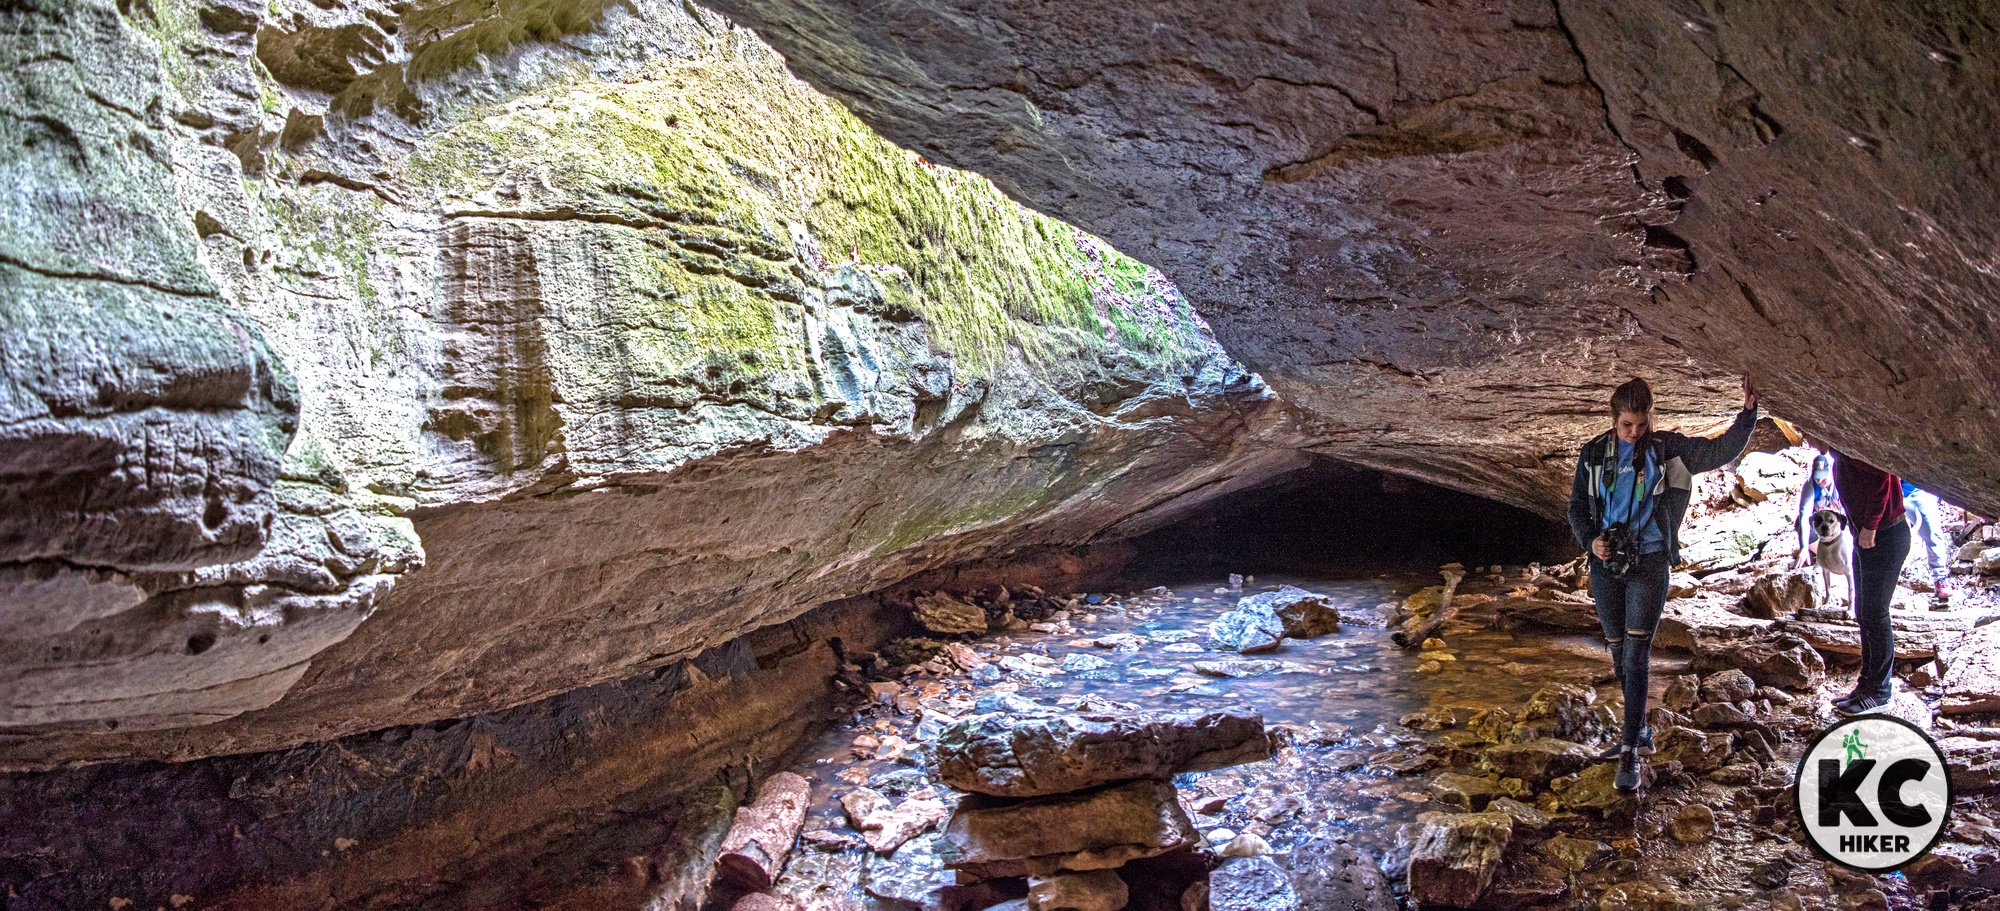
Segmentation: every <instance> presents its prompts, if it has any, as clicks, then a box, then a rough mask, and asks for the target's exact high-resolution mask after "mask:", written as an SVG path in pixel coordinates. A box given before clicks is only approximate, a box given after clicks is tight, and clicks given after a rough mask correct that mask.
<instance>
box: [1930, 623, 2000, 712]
mask: <svg viewBox="0 0 2000 911" xmlns="http://www.w3.org/2000/svg"><path fill="white" fill-rule="evenodd" d="M1949 654H1950V662H1951V664H1950V666H1949V667H1947V668H1945V672H1944V679H1943V681H1942V682H1943V684H1944V702H1943V703H1942V704H1941V705H1939V710H1940V711H1943V712H1945V713H1947V714H1954V715H1957V714H1967V713H1973V712H2000V623H1989V624H1987V625H1985V626H1981V627H1975V628H1973V629H1972V630H1971V631H1969V632H1967V633H1965V634H1964V635H1963V636H1961V637H1959V638H1958V639H1957V640H1955V641H1954V642H1953V643H1952V644H1951V646H1950V647H1949Z"/></svg>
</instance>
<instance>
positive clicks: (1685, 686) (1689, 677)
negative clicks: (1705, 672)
mask: <svg viewBox="0 0 2000 911" xmlns="http://www.w3.org/2000/svg"><path fill="white" fill-rule="evenodd" d="M1700 680H1701V678H1699V677H1696V676H1695V675H1693V674H1679V675H1676V676H1674V677H1673V678H1672V679H1670V680H1668V681H1667V690H1666V692H1665V693H1662V694H1661V695H1660V704H1661V705H1664V706H1666V707H1667V708H1669V709H1672V710H1674V711H1676V712H1685V711H1687V710H1688V709H1691V708H1694V706H1695V703H1696V702H1698V701H1700V698H1701V686H1700Z"/></svg>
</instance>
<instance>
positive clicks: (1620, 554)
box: [1603, 522, 1633, 579]
mask: <svg viewBox="0 0 2000 911" xmlns="http://www.w3.org/2000/svg"><path fill="white" fill-rule="evenodd" d="M1603 537H1604V544H1605V546H1606V547H1608V548H1610V549H1611V558H1610V559H1608V560H1605V561H1603V562H1604V571H1605V572H1607V573H1610V574H1611V578H1613V579H1623V578H1625V574H1626V573H1628V572H1631V571H1632V556H1633V554H1632V530H1631V529H1629V528H1626V527H1625V523H1623V522H1619V523H1616V524H1613V525H1611V526H1608V527H1606V528H1605V529H1604V535H1603Z"/></svg>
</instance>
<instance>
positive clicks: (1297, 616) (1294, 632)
mask: <svg viewBox="0 0 2000 911" xmlns="http://www.w3.org/2000/svg"><path fill="white" fill-rule="evenodd" d="M1236 609H1237V610H1239V611H1242V610H1254V611H1258V612H1260V613H1261V612H1267V611H1268V612H1269V613H1271V614H1273V615H1274V616H1276V617H1277V618H1278V621H1279V622H1280V623H1281V624H1283V625H1284V629H1285V635H1286V636H1288V637H1290V638H1293V639H1312V638H1315V637H1318V636H1324V635H1326V634H1328V633H1331V632H1334V631H1337V630H1339V629H1340V609H1339V608H1337V607H1335V606H1334V604H1333V599H1331V598H1329V597H1327V596H1325V595H1317V594H1314V593H1312V592H1309V591H1306V590H1305V589H1303V588H1298V587H1296V586H1291V585H1287V586H1284V587H1282V588H1280V589H1278V590H1277V591H1274V592H1259V593H1257V594H1254V595H1251V596H1250V597H1248V598H1244V599H1242V600H1240V601H1237V602H1236Z"/></svg>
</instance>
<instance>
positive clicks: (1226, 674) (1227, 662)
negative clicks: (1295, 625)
mask: <svg viewBox="0 0 2000 911" xmlns="http://www.w3.org/2000/svg"><path fill="white" fill-rule="evenodd" d="M1288 667H1292V665H1288V664H1286V663H1285V662H1283V661H1272V660H1269V659H1265V658H1228V659H1224V660H1222V661H1197V662H1195V663H1194V672H1195V673H1197V674H1200V675H1202V676H1204V677H1221V678H1224V679H1228V678H1234V677H1250V676H1255V675H1257V674H1269V673H1271V672H1273V671H1281V670H1285V669H1286V668H1288Z"/></svg>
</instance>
